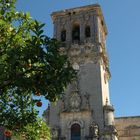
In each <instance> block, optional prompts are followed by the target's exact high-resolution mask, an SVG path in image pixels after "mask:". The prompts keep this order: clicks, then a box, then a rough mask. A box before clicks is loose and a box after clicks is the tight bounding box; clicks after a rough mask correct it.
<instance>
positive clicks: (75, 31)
mask: <svg viewBox="0 0 140 140" xmlns="http://www.w3.org/2000/svg"><path fill="white" fill-rule="evenodd" d="M72 40H73V41H74V40H78V41H80V26H79V24H75V25H74V26H73V29H72Z"/></svg>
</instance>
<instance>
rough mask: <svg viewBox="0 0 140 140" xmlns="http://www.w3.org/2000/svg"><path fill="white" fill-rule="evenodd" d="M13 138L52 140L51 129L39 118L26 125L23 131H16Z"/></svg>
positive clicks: (21, 139)
mask: <svg viewBox="0 0 140 140" xmlns="http://www.w3.org/2000/svg"><path fill="white" fill-rule="evenodd" d="M12 139H13V140H14V139H15V140H17V139H20V140H41V139H42V140H50V129H49V128H48V127H47V126H46V123H45V122H44V121H43V120H42V119H40V118H38V121H36V122H35V123H32V124H28V125H27V126H25V127H24V129H23V130H22V132H19V133H15V134H14V136H13V137H12Z"/></svg>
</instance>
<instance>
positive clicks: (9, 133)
mask: <svg viewBox="0 0 140 140" xmlns="http://www.w3.org/2000/svg"><path fill="white" fill-rule="evenodd" d="M4 135H5V136H6V137H11V136H12V131H10V130H5V131H4Z"/></svg>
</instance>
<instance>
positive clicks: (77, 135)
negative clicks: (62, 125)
mask: <svg viewBox="0 0 140 140" xmlns="http://www.w3.org/2000/svg"><path fill="white" fill-rule="evenodd" d="M71 140H81V127H80V125H79V124H77V123H75V124H73V125H72V126H71Z"/></svg>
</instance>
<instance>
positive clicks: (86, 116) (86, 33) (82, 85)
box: [47, 4, 117, 140]
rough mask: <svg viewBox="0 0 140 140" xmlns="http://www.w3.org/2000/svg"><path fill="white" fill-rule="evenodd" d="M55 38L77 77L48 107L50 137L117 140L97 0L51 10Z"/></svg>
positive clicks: (101, 21) (103, 29)
mask: <svg viewBox="0 0 140 140" xmlns="http://www.w3.org/2000/svg"><path fill="white" fill-rule="evenodd" d="M51 16H52V19H53V24H54V38H56V39H58V40H60V41H62V42H63V44H64V46H63V47H62V48H61V53H65V54H67V55H68V56H69V59H70V62H71V64H72V65H73V68H74V69H75V70H76V71H77V78H76V79H75V80H74V81H73V82H72V83H71V84H70V85H68V87H67V89H66V91H65V92H66V93H65V94H64V96H63V97H62V98H61V99H60V100H59V101H58V102H57V104H53V103H51V104H50V107H49V108H48V110H47V122H48V124H49V126H50V127H51V130H52V140H97V139H99V140H102V139H105V140H117V131H116V129H115V127H114V125H115V124H114V115H113V112H114V109H113V106H112V105H111V103H110V97H109V88H108V81H109V78H110V71H109V61H108V56H107V52H106V36H107V27H106V24H105V21H104V17H103V14H102V11H101V7H100V6H99V5H98V4H93V5H88V6H83V7H77V8H72V9H67V10H63V11H57V12H53V13H52V15H51Z"/></svg>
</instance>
